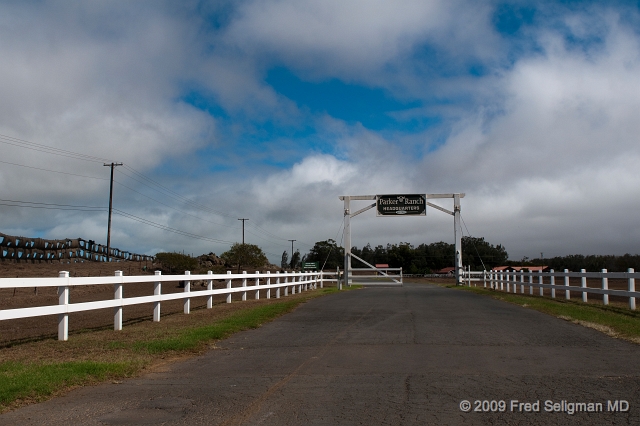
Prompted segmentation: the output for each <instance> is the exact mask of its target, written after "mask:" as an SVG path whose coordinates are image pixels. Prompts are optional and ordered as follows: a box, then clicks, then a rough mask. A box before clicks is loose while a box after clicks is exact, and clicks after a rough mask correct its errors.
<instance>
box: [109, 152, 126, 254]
mask: <svg viewBox="0 0 640 426" xmlns="http://www.w3.org/2000/svg"><path fill="white" fill-rule="evenodd" d="M105 166H106V167H111V183H110V184H109V224H108V226H107V262H109V261H110V258H111V212H112V210H113V168H114V167H116V166H122V163H109V164H105Z"/></svg>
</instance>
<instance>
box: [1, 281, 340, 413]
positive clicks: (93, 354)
mask: <svg viewBox="0 0 640 426" xmlns="http://www.w3.org/2000/svg"><path fill="white" fill-rule="evenodd" d="M334 292H337V289H336V288H335V287H330V288H324V289H317V290H311V291H307V292H303V293H298V294H296V295H292V296H289V297H287V298H286V299H270V300H266V299H262V300H249V301H245V302H238V303H232V304H226V303H221V304H217V305H215V306H214V307H213V309H199V310H195V311H193V312H192V313H191V314H190V315H184V314H174V315H170V316H167V317H163V319H162V321H161V322H159V323H153V322H151V321H141V322H139V323H136V324H133V325H130V326H126V327H125V328H124V329H123V330H122V331H118V332H114V331H113V330H108V329H105V330H98V331H96V330H86V331H80V332H77V333H74V334H73V335H71V336H70V338H69V341H66V342H60V341H57V340H53V339H42V340H38V341H33V342H27V343H19V344H15V345H7V346H6V347H4V348H2V349H0V354H1V357H0V359H2V361H0V412H5V411H8V410H11V409H14V408H17V407H19V406H22V405H25V404H28V403H32V402H39V401H43V400H46V399H48V398H51V397H53V396H56V395H59V394H61V393H64V392H66V391H68V390H70V389H72V388H75V387H78V386H86V385H91V384H97V383H101V382H105V381H119V380H122V379H124V378H127V377H134V376H136V375H139V374H141V373H143V372H146V371H151V370H153V369H155V368H158V367H159V366H161V365H163V364H166V363H168V362H173V361H176V360H179V359H183V358H185V357H189V356H193V355H196V354H199V353H202V352H203V351H205V350H208V349H212V348H215V342H216V341H217V340H220V339H224V338H226V337H228V336H230V335H231V334H233V333H236V332H238V331H242V330H248V329H251V328H257V327H260V326H261V325H262V324H264V323H266V322H269V321H271V320H273V319H275V318H277V317H279V316H281V315H283V314H286V313H288V312H290V311H292V310H293V309H295V308H296V307H297V306H298V305H300V304H301V303H304V302H306V301H307V300H309V299H311V298H314V297H318V296H323V295H326V294H330V293H334Z"/></svg>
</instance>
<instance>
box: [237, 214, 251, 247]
mask: <svg viewBox="0 0 640 426" xmlns="http://www.w3.org/2000/svg"><path fill="white" fill-rule="evenodd" d="M238 220H241V221H242V245H244V221H245V220H249V219H245V218H241V219H238Z"/></svg>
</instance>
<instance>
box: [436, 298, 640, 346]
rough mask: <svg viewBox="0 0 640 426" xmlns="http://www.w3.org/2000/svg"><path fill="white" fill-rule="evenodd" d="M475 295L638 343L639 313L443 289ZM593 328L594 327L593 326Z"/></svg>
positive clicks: (609, 306) (556, 300)
mask: <svg viewBox="0 0 640 426" xmlns="http://www.w3.org/2000/svg"><path fill="white" fill-rule="evenodd" d="M447 287H449V288H457V289H461V290H465V291H471V292H473V293H476V294H482V295H488V296H491V297H493V298H494V299H498V300H504V301H506V302H509V303H513V304H516V305H520V306H523V307H526V308H529V309H535V310H536V311H540V312H544V313H546V314H549V315H553V316H556V317H559V318H563V319H567V320H571V321H574V322H577V323H580V324H583V325H587V326H593V325H594V324H596V325H599V326H602V327H606V328H608V329H609V330H607V329H600V330H601V331H605V332H607V333H608V334H610V335H614V336H615V337H621V338H624V339H627V340H631V341H634V342H636V343H640V312H638V311H632V310H630V309H625V308H619V307H615V306H611V305H607V306H605V305H597V304H593V303H583V302H578V301H571V300H563V299H550V298H548V297H540V296H530V295H524V294H513V293H503V292H499V291H494V290H488V289H485V288H482V287H466V286H447ZM593 328H597V327H593Z"/></svg>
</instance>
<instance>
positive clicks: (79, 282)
mask: <svg viewBox="0 0 640 426" xmlns="http://www.w3.org/2000/svg"><path fill="white" fill-rule="evenodd" d="M324 274H325V273H323V272H288V273H279V272H277V273H275V274H271V273H270V272H269V271H267V272H263V273H260V272H258V271H257V272H256V273H255V274H247V273H246V271H245V272H243V273H241V274H232V273H231V271H228V272H227V274H213V273H212V272H211V271H209V273H208V274H200V275H191V274H190V272H189V271H187V272H185V274H184V275H162V274H161V273H160V271H156V273H155V275H141V276H124V275H123V274H122V271H116V273H115V275H114V276H112V277H70V276H69V272H66V271H62V272H60V274H59V277H58V278H0V289H2V288H21V287H29V288H34V287H36V288H38V287H57V288H58V304H57V305H50V306H38V307H31V308H20V309H4V310H0V320H10V319H17V318H30V317H38V316H43V315H55V314H57V315H58V340H67V339H68V338H69V314H70V313H72V312H82V311H91V310H95V309H104V308H114V314H113V328H114V330H122V310H123V308H124V307H125V306H129V305H138V304H142V303H154V308H153V321H156V322H157V321H160V304H161V302H163V301H168V300H177V299H183V300H184V302H183V303H184V313H185V314H188V313H189V312H190V310H191V299H192V298H194V297H206V298H207V308H208V309H211V308H212V307H213V296H214V295H219V294H223V295H226V302H227V303H231V295H232V294H233V293H241V295H242V300H247V293H251V292H255V293H254V297H255V298H256V299H258V298H260V291H261V290H264V291H266V297H267V299H269V298H271V296H272V294H271V290H275V297H276V298H280V296H281V293H284V296H288V295H289V292H291V294H295V293H296V292H297V293H300V292H302V291H306V290H309V289H315V288H317V287H318V285H320V288H322V287H324V282H325V281H330V280H325V279H324V276H323V275H324ZM327 275H329V274H327ZM234 279H235V280H238V279H239V280H242V286H241V287H232V286H231V284H232V280H234ZM196 280H204V281H206V283H207V289H206V290H198V291H191V281H196ZM213 280H224V281H226V288H218V289H214V288H213ZM168 281H173V282H175V281H182V282H184V283H185V285H184V292H181V293H166V294H163V293H162V283H163V282H168ZM249 281H251V282H252V283H253V285H248V282H249ZM145 282H153V283H154V288H153V295H149V296H140V297H130V298H126V297H124V294H123V286H124V284H129V283H145ZM84 285H113V289H114V293H113V299H109V300H100V301H95V302H82V303H69V289H70V288H71V287H76V286H84Z"/></svg>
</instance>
